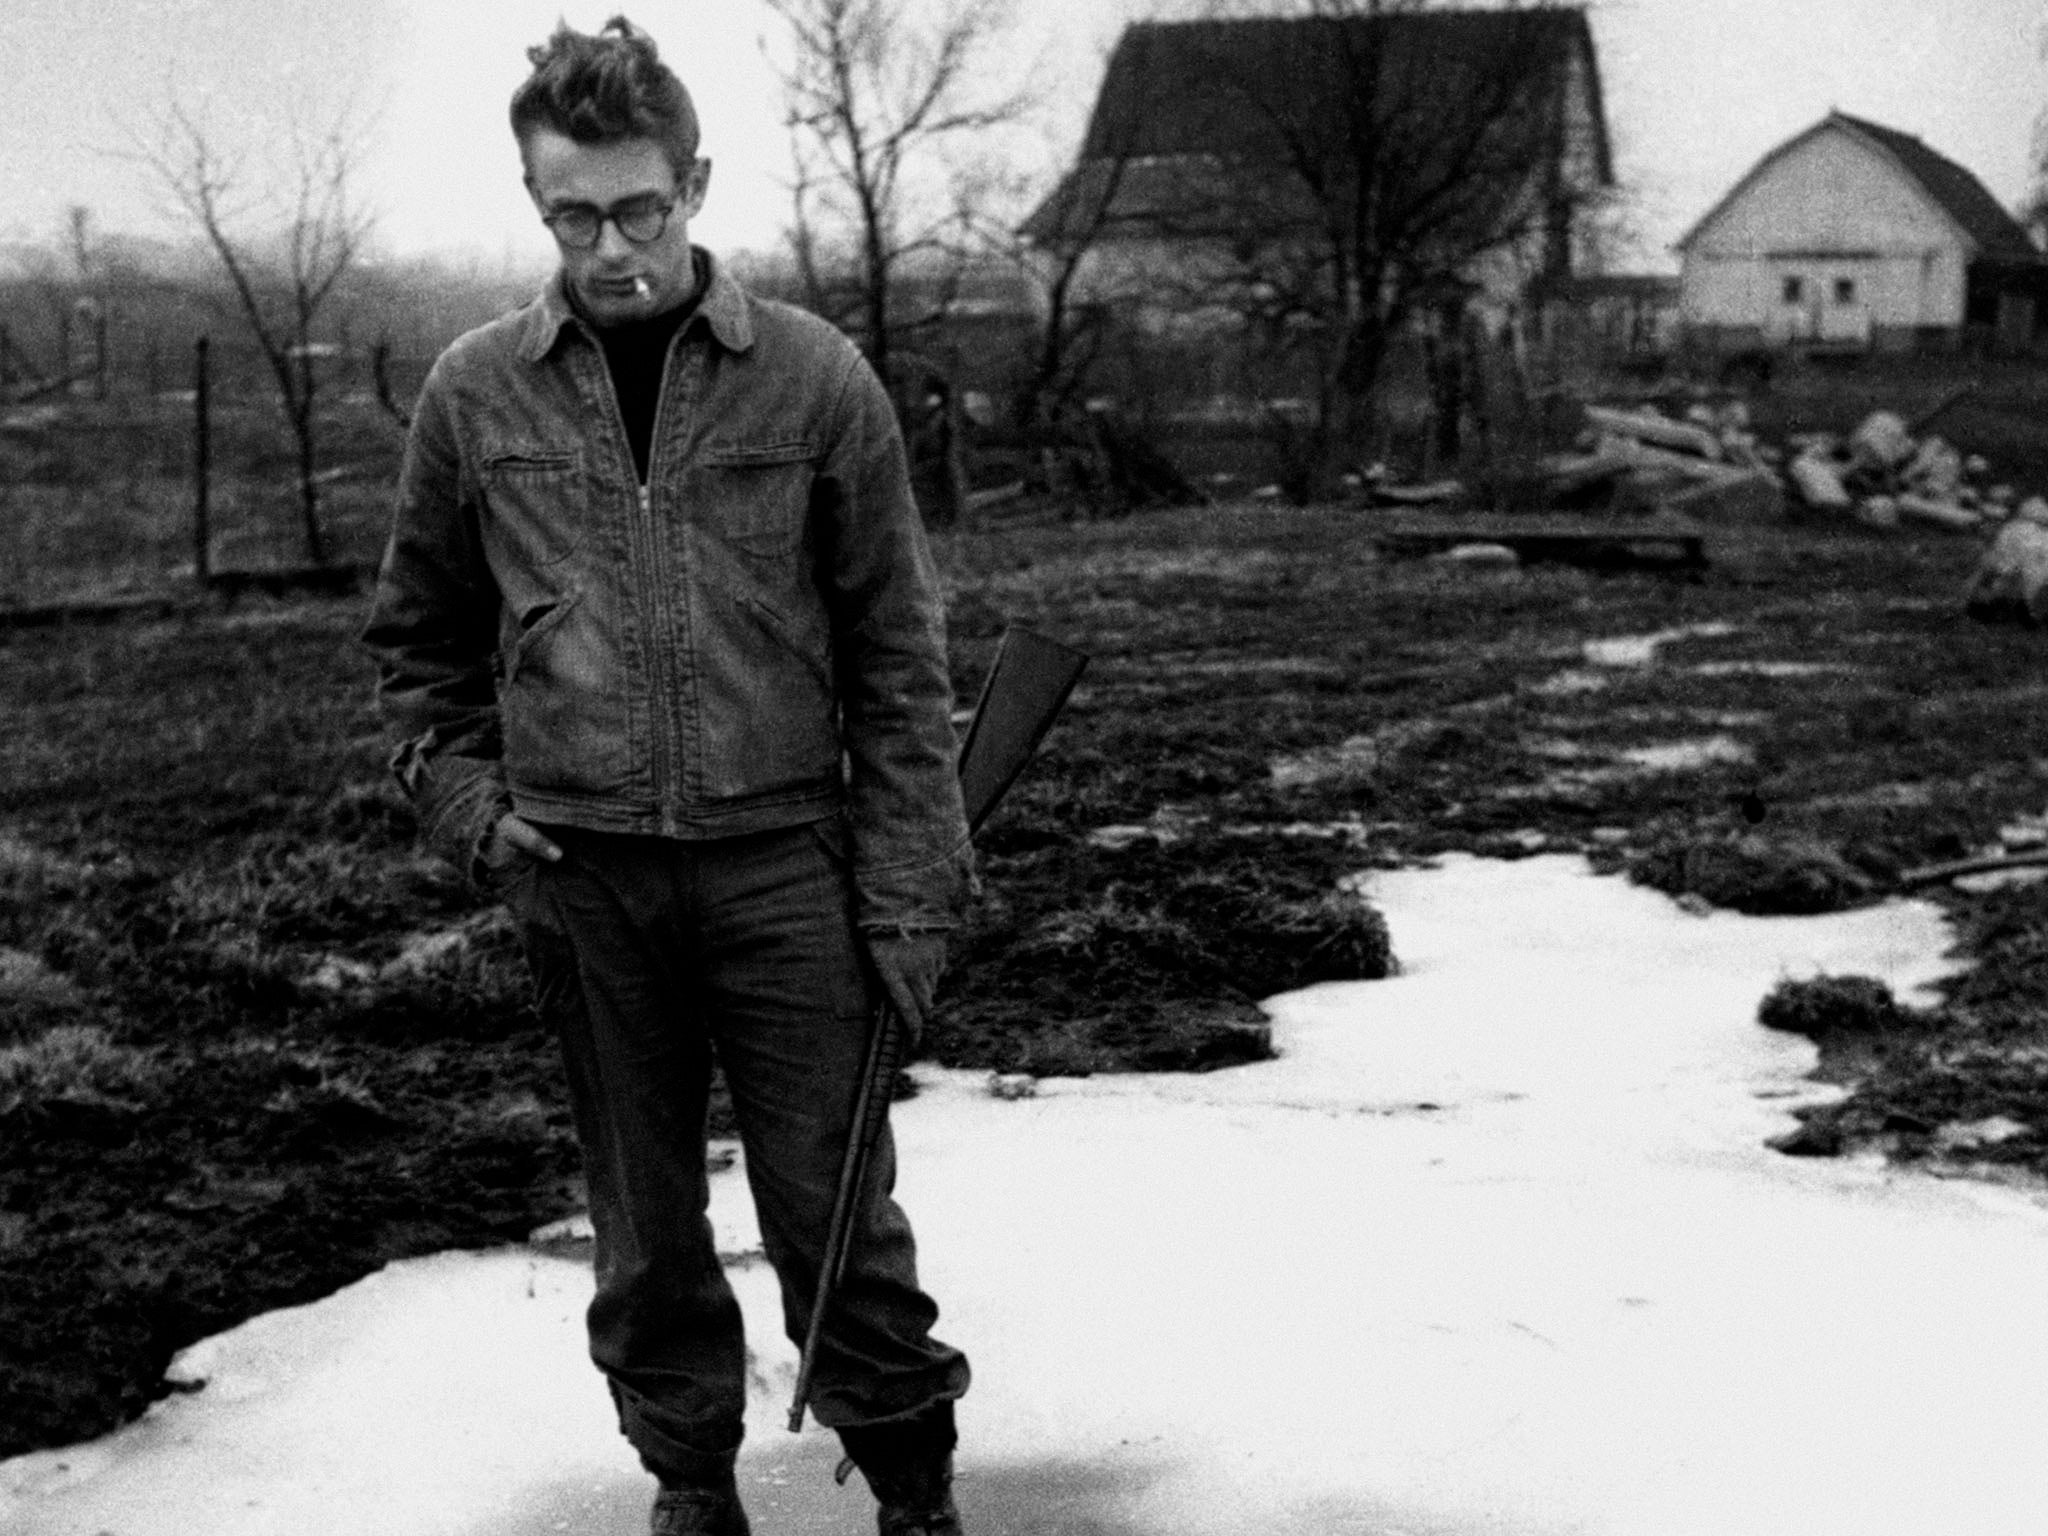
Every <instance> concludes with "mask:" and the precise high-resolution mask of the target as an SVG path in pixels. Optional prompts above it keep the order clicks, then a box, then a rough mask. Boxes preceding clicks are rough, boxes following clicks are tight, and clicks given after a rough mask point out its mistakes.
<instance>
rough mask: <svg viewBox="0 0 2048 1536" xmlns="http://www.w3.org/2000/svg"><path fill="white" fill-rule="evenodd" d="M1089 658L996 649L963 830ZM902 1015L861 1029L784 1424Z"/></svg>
mask: <svg viewBox="0 0 2048 1536" xmlns="http://www.w3.org/2000/svg"><path fill="white" fill-rule="evenodd" d="M1087 664H1088V658H1087V657H1086V656H1085V655H1083V654H1082V653H1081V652H1079V651H1077V650H1074V649H1072V648H1071V647H1068V646H1065V645H1062V644H1060V643H1059V642H1058V641H1057V640H1050V639H1048V638H1046V637H1045V636H1044V635H1041V634H1038V633H1036V632H1034V631H1032V630H1028V629H1020V628H1017V627H1015V626H1012V627H1011V628H1010V629H1008V630H1006V631H1005V632H1004V634H1003V640H1002V644H1001V645H1000V646H998V647H997V649H996V659H995V664H994V665H993V666H991V667H990V668H989V673H988V677H987V679H986V680H985V681H984V682H983V683H982V686H981V697H980V698H979V699H977V700H976V701H975V705H974V715H973V718H972V719H970V720H969V721H968V724H967V734H966V738H965V739H964V740H963V741H962V742H961V745H960V797H961V799H962V801H963V802H964V803H965V805H966V809H967V831H968V835H969V836H970V837H971V836H972V835H973V834H974V833H976V832H978V831H980V830H981V826H982V823H984V822H985V821H987V820H988V818H989V816H990V815H991V814H992V813H993V812H994V810H995V808H996V806H997V805H999V804H1000V803H1001V802H1002V798H1003V796H1004V795H1005V794H1006V793H1008V792H1009V788H1010V786H1011V785H1012V784H1014V783H1015V782H1016V781H1017V775H1018V774H1020V773H1022V772H1023V771H1024V765H1025V764H1026V763H1028V762H1029V761H1030V760H1031V754H1032V753H1033V752H1035V751H1037V750H1038V744H1039V743H1040V742H1041V741H1043V740H1044V739H1045V733H1046V732H1047V731H1049V730H1050V729H1052V723H1053V720H1054V719H1055V718H1056V717H1057V716H1058V715H1059V712H1060V710H1061V709H1062V708H1063V707H1064V706H1065V704H1066V702H1067V696H1068V695H1069V694H1070V693H1072V692H1073V691H1074V684H1075V683H1076V682H1077V681H1079V679H1080V676H1081V669H1082V668H1083V667H1085V666H1087ZM903 1035H904V1030H903V1021H902V1019H900V1018H899V1017H898V1016H897V1014H896V1010H895V1009H894V1008H892V1007H890V1006H889V1005H888V1004H887V1003H886V1002H885V1003H883V1005H882V1006H881V1007H880V1008H879V1009H877V1010H876V1013H875V1018H874V1023H873V1025H872V1027H871V1029H870V1032H869V1036H868V1055H867V1063H866V1065H865V1066H864V1067H863V1068H862V1071H861V1080H860V1093H859V1096H858V1097H857V1098H856V1099H855V1100H854V1109H853V1129H852V1131H851V1133H850V1134H849V1135H848V1137H847V1142H846V1155H845V1157H844V1158H843V1159H842V1160H841V1162H840V1165H839V1183H838V1187H837V1188H836V1189H835V1190H834V1192H833V1196H832V1221H831V1224H830V1226H829V1227H828V1228H827V1229H826V1233H825V1252H824V1255H823V1258H822V1261H821V1262H820V1264H819V1266H818V1287H817V1293H816V1294H815V1295H814V1296H813V1297H812V1299H811V1320H810V1324H809V1326H808V1327H807V1328H806V1329H805V1332H804V1343H803V1351H802V1353H801V1355H800V1357H799V1358H798V1360H797V1372H796V1392H795V1395H794V1399H793V1400H792V1402H791V1403H790V1406H789V1429H790V1433H791V1434H795V1433H797V1432H798V1431H800V1430H801V1429H802V1428H803V1427H804V1409H805V1408H806V1406H807V1405H808V1404H809V1402H810V1396H811V1373H812V1371H813V1369H814V1368H815V1367H816V1364H817V1359H818V1341H819V1340H820V1339H821V1338H822V1337H823V1336H824V1329H825V1315H826V1310H827V1308H828V1307H829V1306H830V1305H831V1302H832V1297H833V1294H834V1293H835V1292H836V1291H837V1290H838V1289H839V1281H840V1278H841V1277H842V1276H843V1275H844V1274H845V1273H846V1259H847V1254H848V1253H849V1252H850V1250H851V1249H852V1246H853V1228H854V1225H855V1220H854V1218H855V1217H856V1216H857V1215H858V1214H859V1211H860V1187H861V1184H862V1183H863V1181H864V1180H865V1177H866V1174H867V1165H868V1159H869V1157H870V1156H871V1155H872V1154H873V1152H874V1149H875V1146H876V1144H877V1143H878V1142H879V1141H880V1140H881V1135H882V1128H883V1126H884V1125H886V1124H887V1123H888V1118H889V1093H890V1089H891V1088H892V1087H893V1086H894V1084H895V1081H896V1073H897V1071H898V1069H899V1068H900V1067H901V1066H902V1064H903Z"/></svg>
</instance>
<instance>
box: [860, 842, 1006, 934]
mask: <svg viewBox="0 0 2048 1536" xmlns="http://www.w3.org/2000/svg"><path fill="white" fill-rule="evenodd" d="M980 894H981V880H980V877H979V875H978V873H977V872H976V869H975V859H974V848H973V845H972V844H970V843H968V842H966V841H965V840H962V841H961V842H960V843H959V844H958V845H957V846H956V847H954V848H952V849H951V850H949V851H948V852H946V853H944V854H941V855H940V856H939V857H937V858H934V859H927V860H925V861H923V862H922V863H903V864H890V865H887V866H884V867H882V868H868V869H863V868H861V867H860V866H859V864H858V863H856V864H855V867H854V871H853V895H854V923H855V925H856V926H858V927H859V929H860V930H861V932H863V933H868V934H877V933H902V934H911V933H935V932H945V931H948V930H950V929H954V928H957V927H959V926H960V924H961V922H962V921H963V920H964V919H965V918H966V915H967V904H968V902H970V901H971V900H972V899H973V898H974V897H976V896H979V895H980Z"/></svg>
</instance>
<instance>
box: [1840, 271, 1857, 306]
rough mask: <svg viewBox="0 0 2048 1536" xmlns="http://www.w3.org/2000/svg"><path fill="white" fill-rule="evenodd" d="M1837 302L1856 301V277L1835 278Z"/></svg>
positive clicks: (1850, 302)
mask: <svg viewBox="0 0 2048 1536" xmlns="http://www.w3.org/2000/svg"><path fill="white" fill-rule="evenodd" d="M1835 302H1836V303H1837V304H1854V303H1855V302H1856V279H1855V278H1853V277H1838V278H1836V279H1835Z"/></svg>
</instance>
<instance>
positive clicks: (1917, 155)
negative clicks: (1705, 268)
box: [1678, 112, 2042, 262]
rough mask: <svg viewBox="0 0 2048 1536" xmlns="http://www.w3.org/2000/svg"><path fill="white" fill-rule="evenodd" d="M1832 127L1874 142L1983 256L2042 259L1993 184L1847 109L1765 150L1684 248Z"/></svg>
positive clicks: (1906, 136)
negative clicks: (1774, 168) (1780, 163)
mask: <svg viewBox="0 0 2048 1536" xmlns="http://www.w3.org/2000/svg"><path fill="white" fill-rule="evenodd" d="M1829 130H1845V131H1847V132H1848V133H1850V134H1852V135H1853V136H1855V137H1858V138H1861V139H1863V140H1865V141H1866V142H1868V143H1870V144H1872V145H1873V146H1875V147H1876V148H1877V149H1878V150H1880V151H1881V152H1882V153H1884V154H1885V155H1886V156H1888V157H1889V158H1890V159H1891V160H1892V162H1893V163H1894V164H1895V165H1897V166H1898V168H1899V169H1900V170H1901V171H1902V172H1903V173H1904V174H1905V175H1906V176H1907V178H1908V179H1910V180H1911V181H1913V182H1914V183H1915V184H1916V185H1917V186H1918V187H1919V188H1920V190H1921V191H1922V192H1924V193H1925V194H1926V195H1927V196H1928V198H1929V199H1930V200H1932V201H1933V203H1934V205H1935V206H1936V207H1937V208H1939V209H1941V211H1942V212H1943V213H1945V214H1947V215H1948V217H1949V218H1950V219H1951V220H1953V221H1954V223H1955V225H1956V226H1957V228H1959V229H1960V230H1961V231H1962V232H1963V234H1964V235H1965V236H1966V237H1967V238H1968V239H1969V241H1970V243H1971V244H1972V245H1974V246H1975V247H1976V254H1977V255H1978V256H1980V257H1985V258H1992V259H1997V260H2002V261H2022V262H2032V261H2040V260H2041V259H2042V256H2041V253H2040V251H2039V250H2037V249H2036V248H2035V246H2034V242H2033V241H2031V240H2029V239H2028V238H2027V232H2026V231H2025V230H2024V229H2022V228H2021V227H2020V223H2019V221H2018V220H2017V219H2015V218H2014V217H2013V216H2012V215H2011V214H2010V213H2008V212H2007V211H2006V210H2005V208H2004V207H2003V205H2001V204H2000V203H1999V201H1998V199H1997V198H1996V197H1994V196H1992V194H1991V190H1990V188H1988V187H1986V186H1985V185H1984V183H1983V182H1981V181H1979V180H1978V179H1977V178H1976V177H1975V176H1974V175H1972V174H1971V173H1970V172H1969V171H1968V170H1966V169H1964V168H1963V167H1962V166H1960V165H1958V164H1956V162H1955V161H1953V160H1951V159H1949V158H1948V157H1947V156H1946V155H1943V154H1940V153H1938V152H1936V151H1935V150H1932V149H1930V148H1928V147H1927V145H1926V144H1924V143H1922V142H1921V141H1920V140H1919V139H1916V138H1915V137H1913V135H1912V134H1910V133H1902V132H1901V131H1899V130H1898V129H1896V128H1887V127H1885V126H1884V125H1883V124H1882V123H1874V122H1872V121H1870V120H1869V119H1868V118H1863V117H1852V116H1850V115H1849V114H1848V113H1847V112H1830V113H1829V114H1828V115H1827V116H1826V117H1824V118H1822V119H1821V120H1820V121H1819V122H1818V123H1815V124H1814V125H1813V126H1812V127H1811V128H1808V129H1806V130H1805V131H1804V132H1803V133H1797V134H1794V135H1793V136H1792V137H1791V138H1789V139H1787V140H1786V141H1785V142H1784V143H1782V144H1780V145H1779V146H1778V147H1777V148H1776V149H1774V150H1772V151H1771V152H1770V153H1769V154H1767V155H1765V156H1764V157H1763V158H1762V159H1761V160H1759V161H1758V162H1757V163H1756V164H1755V165H1754V166H1752V167H1751V168H1750V170H1749V171H1748V173H1747V174H1745V175H1744V176H1743V177H1742V179H1741V180H1739V181H1738V182H1736V183H1735V185H1734V186H1733V187H1731V188H1730V189H1729V190H1728V192H1727V193H1726V194H1725V195H1724V196H1723V197H1722V198H1721V199H1720V200H1719V201H1718V202H1716V203H1715V204H1714V206H1713V207H1712V208H1710V209H1708V210H1707V212H1706V214H1705V215H1704V216H1703V217H1702V218H1701V219H1700V220H1699V222H1698V223H1696V224H1694V225H1693V227H1692V228H1691V229H1689V230H1687V231H1686V232H1685V235H1684V237H1683V238H1681V239H1680V240H1679V241H1678V248H1679V249H1680V250H1683V249H1684V248H1685V247H1686V246H1688V245H1690V244H1691V243H1692V242H1693V241H1694V240H1695V239H1697V238H1698V237H1699V233H1700V231H1701V230H1703V229H1705V228H1706V227H1707V226H1708V225H1709V224H1711V223H1713V221H1714V220H1715V219H1716V218H1717V217H1718V216H1719V215H1720V213H1721V211H1722V210H1723V209H1725V208H1726V207H1727V206H1728V205H1729V204H1730V203H1732V202H1734V201H1735V198H1736V196H1737V195H1738V194H1739V193H1741V192H1742V191H1743V189H1744V188H1746V187H1748V186H1749V185H1750V184H1751V183H1753V182H1754V181H1755V180H1756V179H1757V177H1758V176H1760V175H1761V174H1762V173H1763V172H1764V170H1765V169H1766V168H1767V167H1769V166H1770V165H1771V164H1773V163H1774V162H1775V161H1777V160H1778V159H1780V158H1781V157H1783V156H1784V155H1785V154H1787V153H1788V152H1789V151H1791V150H1792V149H1794V148H1796V147H1797V146H1799V145H1801V144H1803V143H1805V142H1806V141H1807V140H1808V139H1810V138H1812V137H1814V136H1815V135H1816V134H1819V133H1824V132H1827V131H1829Z"/></svg>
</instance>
